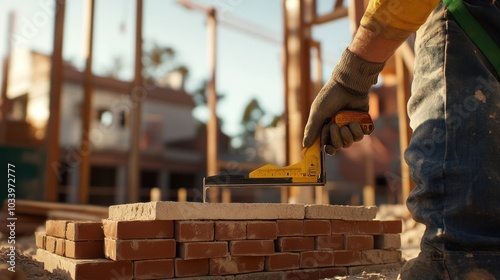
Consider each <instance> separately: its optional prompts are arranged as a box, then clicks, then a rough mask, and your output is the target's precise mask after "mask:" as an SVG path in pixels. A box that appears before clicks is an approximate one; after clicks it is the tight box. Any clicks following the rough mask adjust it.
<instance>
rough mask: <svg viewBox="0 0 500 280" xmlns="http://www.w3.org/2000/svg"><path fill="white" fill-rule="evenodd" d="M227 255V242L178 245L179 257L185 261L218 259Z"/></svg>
mask: <svg viewBox="0 0 500 280" xmlns="http://www.w3.org/2000/svg"><path fill="white" fill-rule="evenodd" d="M227 255H228V244H227V242H223V241H220V242H193V243H180V244H179V256H180V257H181V258H183V259H186V260H192V259H207V258H220V257H225V256H227Z"/></svg>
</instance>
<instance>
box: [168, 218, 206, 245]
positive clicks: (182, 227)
mask: <svg viewBox="0 0 500 280" xmlns="http://www.w3.org/2000/svg"><path fill="white" fill-rule="evenodd" d="M175 240H177V241H179V242H196V241H212V240H214V222H205V221H176V222H175Z"/></svg>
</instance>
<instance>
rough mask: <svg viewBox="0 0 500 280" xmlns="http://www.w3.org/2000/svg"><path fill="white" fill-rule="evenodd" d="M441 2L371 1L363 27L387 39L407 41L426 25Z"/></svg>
mask: <svg viewBox="0 0 500 280" xmlns="http://www.w3.org/2000/svg"><path fill="white" fill-rule="evenodd" d="M438 3H439V0H370V3H369V4H368V8H367V9H366V12H365V14H364V16H363V18H362V19H361V26H363V27H365V28H367V29H368V30H370V31H372V32H376V33H378V32H381V34H382V35H383V36H384V37H385V38H387V39H393V40H402V39H406V38H407V37H408V36H409V35H410V34H411V33H413V32H415V31H417V29H418V28H419V27H420V26H421V25H422V24H424V22H425V21H426V20H427V17H428V16H429V14H430V13H431V12H432V11H433V10H434V8H436V6H437V4H438Z"/></svg>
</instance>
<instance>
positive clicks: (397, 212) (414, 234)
mask: <svg viewBox="0 0 500 280" xmlns="http://www.w3.org/2000/svg"><path fill="white" fill-rule="evenodd" d="M376 219H380V220H390V219H402V220H403V233H402V234H401V242H402V245H401V247H402V254H403V258H404V259H405V260H409V259H411V258H414V257H416V256H417V255H418V253H419V244H420V237H421V236H422V234H423V231H424V229H425V227H424V226H423V225H421V224H418V223H416V222H415V221H413V220H412V219H411V216H410V214H409V213H408V211H407V210H406V207H405V206H404V205H382V206H379V211H378V213H377V217H376ZM9 247H10V245H9V244H7V242H6V240H5V238H4V237H2V236H1V235H0V280H28V279H29V280H32V279H33V280H37V279H40V280H46V279H48V280H52V279H53V280H62V279H64V278H61V277H59V276H57V275H54V274H52V273H50V272H48V271H46V270H44V269H43V263H40V262H38V261H36V260H34V259H33V258H32V257H33V256H34V255H35V254H36V246H35V239H34V236H25V237H18V238H16V268H15V270H16V272H15V273H13V272H11V271H8V267H9V265H8V264H7V261H8V260H9V256H7V253H9ZM398 274H399V271H381V272H378V273H362V274H359V275H352V276H345V277H335V278H332V280H396V279H397V276H398Z"/></svg>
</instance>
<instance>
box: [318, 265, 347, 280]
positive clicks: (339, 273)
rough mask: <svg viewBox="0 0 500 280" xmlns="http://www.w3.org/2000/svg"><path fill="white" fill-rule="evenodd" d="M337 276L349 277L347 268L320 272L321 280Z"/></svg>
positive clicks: (335, 268)
mask: <svg viewBox="0 0 500 280" xmlns="http://www.w3.org/2000/svg"><path fill="white" fill-rule="evenodd" d="M336 276H347V268H345V267H329V268H323V269H320V270H319V279H324V278H334V277H336Z"/></svg>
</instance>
